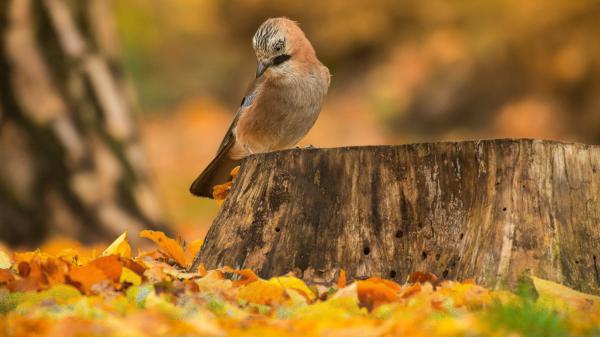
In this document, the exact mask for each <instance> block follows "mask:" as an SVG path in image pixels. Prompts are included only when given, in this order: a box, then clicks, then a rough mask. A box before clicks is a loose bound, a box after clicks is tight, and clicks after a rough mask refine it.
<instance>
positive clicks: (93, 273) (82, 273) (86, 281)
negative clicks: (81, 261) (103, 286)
mask: <svg viewBox="0 0 600 337" xmlns="http://www.w3.org/2000/svg"><path fill="white" fill-rule="evenodd" d="M67 279H68V281H69V283H70V284H72V285H74V286H75V287H77V288H79V290H81V291H82V292H84V293H88V294H89V293H91V289H92V286H93V285H94V284H96V283H100V282H102V281H104V280H106V275H105V274H104V272H102V270H100V269H99V268H98V267H96V266H93V265H89V264H88V265H86V266H83V267H75V268H73V269H71V271H70V272H69V274H67Z"/></svg>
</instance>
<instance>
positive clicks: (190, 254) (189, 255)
mask: <svg viewBox="0 0 600 337" xmlns="http://www.w3.org/2000/svg"><path fill="white" fill-rule="evenodd" d="M201 246H202V240H194V241H192V242H190V243H188V244H187V245H186V246H185V261H186V265H188V266H191V265H192V262H194V258H195V257H196V255H197V254H198V252H199V251H200V247H201Z"/></svg>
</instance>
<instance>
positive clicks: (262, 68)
mask: <svg viewBox="0 0 600 337" xmlns="http://www.w3.org/2000/svg"><path fill="white" fill-rule="evenodd" d="M270 65H271V64H270V63H266V62H260V61H258V67H257V68H256V78H259V77H260V76H262V74H263V73H264V72H265V70H267V68H269V66H270Z"/></svg>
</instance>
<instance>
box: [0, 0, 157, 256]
mask: <svg viewBox="0 0 600 337" xmlns="http://www.w3.org/2000/svg"><path fill="white" fill-rule="evenodd" d="M113 24H114V21H113V18H112V16H111V4H110V1H106V0H87V1H67V0H3V1H2V2H0V162H1V163H2V164H1V165H0V240H2V241H7V242H9V243H12V244H29V245H34V244H37V243H39V241H41V240H43V239H45V238H46V237H48V236H49V235H61V236H70V237H73V238H77V239H80V240H82V241H84V242H92V241H98V240H103V239H104V240H107V239H113V238H114V237H115V235H118V234H119V233H120V232H122V231H124V230H130V231H132V232H136V231H138V230H140V229H142V228H145V227H148V226H149V227H151V228H157V229H163V230H164V229H165V228H164V227H163V226H162V225H161V223H162V220H161V219H162V217H161V212H160V209H159V207H158V206H157V202H156V201H155V200H156V198H155V196H154V193H153V191H152V188H151V186H150V183H149V176H148V172H147V169H146V166H145V165H146V164H145V162H144V156H143V153H142V150H141V147H140V144H139V141H138V132H137V129H136V125H135V120H134V118H133V117H134V116H133V112H134V110H135V104H134V100H133V96H132V95H131V92H132V91H131V90H130V87H129V86H128V85H127V83H126V82H125V80H124V76H123V70H122V68H121V64H120V61H119V49H118V44H117V38H116V30H115V27H114V26H113ZM133 239H134V240H135V238H133Z"/></svg>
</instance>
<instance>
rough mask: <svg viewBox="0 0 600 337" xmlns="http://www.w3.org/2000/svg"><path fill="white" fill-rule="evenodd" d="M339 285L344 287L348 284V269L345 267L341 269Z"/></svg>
mask: <svg viewBox="0 0 600 337" xmlns="http://www.w3.org/2000/svg"><path fill="white" fill-rule="evenodd" d="M337 286H338V289H342V288H343V287H345V286H346V271H345V270H343V269H341V270H340V277H339V278H338V281H337Z"/></svg>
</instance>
